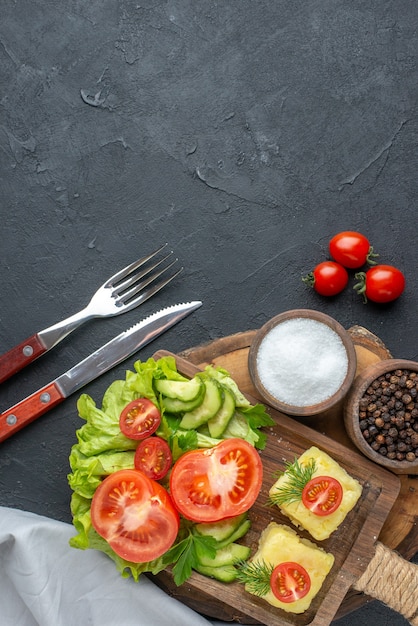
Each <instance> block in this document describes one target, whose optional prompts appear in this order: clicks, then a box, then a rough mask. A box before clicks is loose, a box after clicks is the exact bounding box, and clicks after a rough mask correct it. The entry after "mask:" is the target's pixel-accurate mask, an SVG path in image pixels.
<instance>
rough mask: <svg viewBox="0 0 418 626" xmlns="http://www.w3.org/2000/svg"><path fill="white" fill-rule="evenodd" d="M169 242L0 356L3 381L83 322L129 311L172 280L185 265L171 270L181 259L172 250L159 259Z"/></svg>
mask: <svg viewBox="0 0 418 626" xmlns="http://www.w3.org/2000/svg"><path fill="white" fill-rule="evenodd" d="M166 246H167V244H164V245H163V246H161V247H160V248H158V250H155V252H152V253H151V254H148V255H147V256H145V257H143V258H141V259H138V261H135V262H134V263H131V264H130V265H127V266H126V267H124V268H123V269H122V270H120V271H119V272H116V274H114V275H113V276H111V277H110V278H109V279H108V280H107V281H106V282H105V283H103V285H102V286H101V287H99V289H98V290H97V291H96V293H95V294H94V295H93V297H92V298H91V300H90V302H89V303H88V305H87V306H86V307H84V308H83V309H82V310H81V311H79V312H78V313H75V314H74V315H71V316H70V317H67V318H66V319H65V320H62V321H61V322H58V323H57V324H54V325H53V326H49V327H48V328H45V329H44V330H41V331H40V332H38V333H35V334H34V335H32V336H31V337H28V339H26V340H25V341H22V342H21V343H20V344H19V345H17V346H15V347H14V348H12V349H11V350H9V351H8V352H6V353H5V354H3V355H2V356H0V383H2V382H3V381H4V380H6V379H7V378H9V377H10V376H12V375H13V374H15V373H16V372H18V371H19V370H21V369H22V368H23V367H25V366H26V365H28V364H29V363H31V362H32V361H34V360H35V359H37V358H38V357H39V356H41V355H42V354H44V353H45V352H47V351H48V350H51V348H53V347H54V346H56V345H57V343H59V342H60V341H62V340H63V339H64V338H65V337H67V335H69V334H70V333H72V332H73V330H75V329H76V328H78V327H79V326H81V324H84V323H85V322H87V321H88V320H90V319H92V318H94V317H113V316H114V315H120V314H121V313H125V312H126V311H130V310H131V309H133V308H135V307H137V306H139V305H140V304H142V303H143V302H145V301H146V300H148V299H149V298H151V296H153V295H154V294H155V293H157V291H159V290H160V289H162V288H163V287H164V286H165V285H167V284H168V283H169V282H170V281H172V280H173V278H175V277H176V276H177V275H178V274H179V273H180V272H181V271H182V269H183V268H182V267H180V268H179V269H177V271H175V272H174V273H173V272H169V270H170V269H171V268H172V267H173V266H174V264H175V263H176V262H177V260H178V259H174V260H172V261H171V262H170V261H169V259H170V260H171V258H172V254H173V253H172V252H170V253H169V254H167V255H166V256H164V257H163V258H160V259H158V260H157V255H158V254H159V253H160V252H161V251H162V250H163V249H164V248H165V247H166ZM151 261H152V264H150V263H151ZM158 279H160V280H158Z"/></svg>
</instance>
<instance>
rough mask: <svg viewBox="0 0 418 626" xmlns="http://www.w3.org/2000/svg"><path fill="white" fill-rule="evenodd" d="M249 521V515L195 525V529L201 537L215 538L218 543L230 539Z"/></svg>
mask: <svg viewBox="0 0 418 626" xmlns="http://www.w3.org/2000/svg"><path fill="white" fill-rule="evenodd" d="M246 519H247V513H241V515H236V516H235V517H229V518H228V519H223V520H221V521H220V522H212V523H210V524H209V523H200V524H195V526H194V528H195V530H196V531H197V532H198V533H199V535H205V536H209V537H213V538H214V539H216V541H224V540H225V539H228V537H230V536H231V535H232V534H234V533H235V531H236V530H237V529H238V528H239V527H240V526H241V525H242V523H243V522H244V521H245V520H246Z"/></svg>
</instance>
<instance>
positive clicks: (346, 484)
mask: <svg viewBox="0 0 418 626" xmlns="http://www.w3.org/2000/svg"><path fill="white" fill-rule="evenodd" d="M311 459H314V460H315V465H316V469H315V472H314V473H313V476H312V477H315V476H332V477H333V478H336V479H337V480H338V481H339V482H340V484H341V486H342V488H343V498H342V502H341V504H340V506H339V507H338V509H337V510H336V511H334V513H331V514H330V515H326V516H319V515H315V514H314V513H312V512H311V511H310V510H309V509H307V508H306V507H305V505H304V504H303V503H302V500H300V501H297V502H290V503H289V504H281V505H280V506H279V509H280V510H281V511H282V513H284V514H285V515H286V516H287V517H289V519H290V520H291V521H292V522H293V523H294V524H295V526H297V527H299V528H304V529H305V530H307V531H308V532H309V533H310V534H311V535H312V537H313V538H314V539H317V540H318V541H322V540H324V539H328V537H329V536H330V535H331V533H333V532H334V531H335V530H336V529H337V528H338V526H339V525H340V524H341V522H343V520H344V519H345V517H346V516H347V514H348V513H349V512H350V511H351V509H352V508H353V507H354V506H355V505H356V502H357V501H358V499H359V498H360V496H361V492H362V487H361V485H360V483H359V482H358V481H357V480H356V479H355V478H352V476H350V475H349V474H348V473H347V472H346V471H345V469H344V468H342V467H341V466H340V465H339V464H338V463H337V462H336V461H334V459H332V458H331V457H330V456H329V455H328V454H327V453H326V452H323V451H322V450H319V449H318V448H317V447H315V446H312V447H311V448H309V449H308V450H306V451H305V452H304V453H303V454H301V456H300V457H299V459H298V462H299V464H300V465H307V464H308V463H309V461H310V460H311ZM288 481H289V476H288V474H287V472H285V473H284V474H282V476H280V478H279V479H278V480H277V481H276V482H275V483H274V485H273V486H272V487H271V489H270V492H269V493H270V497H271V496H274V493H275V492H276V491H278V490H279V489H280V488H281V487H283V485H285V484H286V483H287V482H288Z"/></svg>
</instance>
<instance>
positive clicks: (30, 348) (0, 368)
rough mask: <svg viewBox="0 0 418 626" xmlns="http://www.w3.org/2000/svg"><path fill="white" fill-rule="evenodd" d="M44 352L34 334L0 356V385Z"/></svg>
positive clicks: (44, 349)
mask: <svg viewBox="0 0 418 626" xmlns="http://www.w3.org/2000/svg"><path fill="white" fill-rule="evenodd" d="M46 351H47V349H46V348H45V346H44V345H43V344H42V342H41V340H40V339H39V337H38V335H37V334H35V335H32V336H31V337H29V338H28V339H26V340H25V341H22V343H20V344H19V345H18V346H15V347H14V348H12V349H11V350H9V351H8V352H6V353H5V354H3V355H2V356H0V383H2V382H3V381H5V380H7V379H8V378H10V376H13V374H16V372H19V371H20V370H21V369H23V368H24V367H25V366H26V365H29V363H32V361H34V360H35V359H37V358H38V357H39V356H41V354H43V353H44V352H46Z"/></svg>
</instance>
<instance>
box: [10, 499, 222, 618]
mask: <svg viewBox="0 0 418 626" xmlns="http://www.w3.org/2000/svg"><path fill="white" fill-rule="evenodd" d="M73 534H75V530H74V528H73V527H72V526H71V525H70V524H65V523H63V522H58V521H56V520H52V519H49V518H47V517H43V516H40V515H35V514H34V513H28V512H25V511H19V510H15V509H11V508H6V507H0V624H1V626H166V625H169V626H189V625H190V626H212V625H213V626H230V623H229V624H226V623H225V622H219V621H209V620H208V619H205V618H204V617H202V616H201V615H199V613H196V612H195V611H193V610H191V609H189V608H188V607H187V606H185V605H183V604H182V603H181V602H179V601H178V600H175V599H174V598H171V597H170V596H168V595H167V594H166V593H164V591H162V590H161V589H159V588H158V587H157V586H156V585H155V584H154V583H153V582H152V581H151V580H149V579H148V578H146V577H145V576H143V577H141V578H140V580H139V582H138V583H136V582H134V581H133V580H132V579H126V578H122V577H121V576H120V574H119V573H118V572H117V571H116V569H115V566H114V564H113V562H112V561H111V560H110V559H109V558H108V557H106V556H105V555H104V554H102V553H101V552H98V551H96V550H77V549H75V548H71V547H70V546H69V545H68V540H69V538H70V537H71V536H72V535H73Z"/></svg>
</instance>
